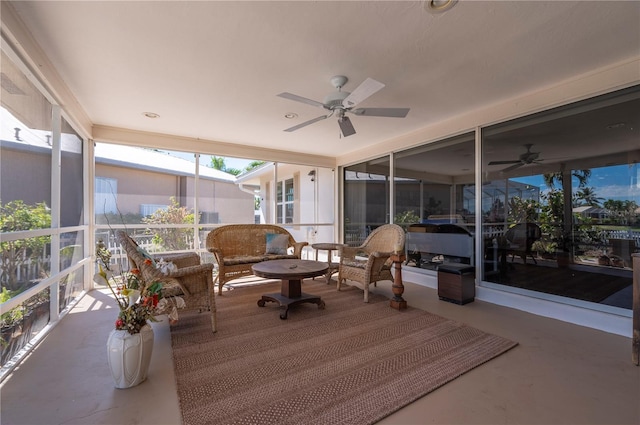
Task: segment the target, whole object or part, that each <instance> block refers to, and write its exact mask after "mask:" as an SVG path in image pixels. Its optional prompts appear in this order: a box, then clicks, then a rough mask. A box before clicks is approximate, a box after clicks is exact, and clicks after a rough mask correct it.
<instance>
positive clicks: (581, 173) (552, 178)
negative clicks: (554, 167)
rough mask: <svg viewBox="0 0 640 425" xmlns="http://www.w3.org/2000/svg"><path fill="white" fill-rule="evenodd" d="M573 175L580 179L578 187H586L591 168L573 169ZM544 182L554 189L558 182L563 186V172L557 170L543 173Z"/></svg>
mask: <svg viewBox="0 0 640 425" xmlns="http://www.w3.org/2000/svg"><path fill="white" fill-rule="evenodd" d="M571 175H572V176H573V177H575V178H577V179H578V187H585V186H586V185H587V181H588V180H589V177H591V170H572V171H571ZM543 178H544V183H545V184H546V185H547V187H548V188H549V189H553V188H554V187H555V186H556V183H558V186H560V187H562V172H561V171H556V172H555V173H547V174H543Z"/></svg>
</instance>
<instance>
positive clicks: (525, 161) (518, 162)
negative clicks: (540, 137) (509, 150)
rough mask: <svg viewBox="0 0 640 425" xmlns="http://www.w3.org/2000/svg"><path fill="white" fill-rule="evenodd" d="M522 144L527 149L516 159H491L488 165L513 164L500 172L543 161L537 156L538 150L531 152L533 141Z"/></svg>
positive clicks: (538, 154)
mask: <svg viewBox="0 0 640 425" xmlns="http://www.w3.org/2000/svg"><path fill="white" fill-rule="evenodd" d="M523 146H524V147H525V148H527V151H526V152H525V153H522V154H520V157H519V158H518V159H514V160H509V161H491V162H490V163H489V165H500V164H513V165H511V166H510V167H507V168H505V169H504V170H502V172H506V171H511V170H515V169H516V168H520V167H522V166H525V165H529V164H534V163H538V162H542V161H544V159H540V158H539V156H540V152H531V147H532V146H533V143H527V144H526V145H523Z"/></svg>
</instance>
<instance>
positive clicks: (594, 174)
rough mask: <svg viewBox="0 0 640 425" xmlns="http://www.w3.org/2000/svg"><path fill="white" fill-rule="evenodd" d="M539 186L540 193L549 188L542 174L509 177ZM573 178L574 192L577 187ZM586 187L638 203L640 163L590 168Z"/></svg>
mask: <svg viewBox="0 0 640 425" xmlns="http://www.w3.org/2000/svg"><path fill="white" fill-rule="evenodd" d="M511 180H514V181H517V182H521V183H525V184H530V185H532V186H537V187H539V188H540V193H544V192H545V191H547V190H549V188H548V187H547V185H546V184H545V183H544V179H543V178H542V175H536V176H530V177H519V178H514V179H511ZM577 186H578V184H577V181H576V179H575V178H574V187H573V190H574V192H575V191H576V189H577ZM587 187H592V188H593V189H594V192H595V194H596V196H598V197H600V198H604V200H603V201H602V202H604V201H606V200H607V199H613V200H620V201H626V200H631V201H635V202H636V203H637V204H638V205H640V164H623V165H613V166H609V167H601V168H592V169H591V177H590V178H589V180H588V181H587Z"/></svg>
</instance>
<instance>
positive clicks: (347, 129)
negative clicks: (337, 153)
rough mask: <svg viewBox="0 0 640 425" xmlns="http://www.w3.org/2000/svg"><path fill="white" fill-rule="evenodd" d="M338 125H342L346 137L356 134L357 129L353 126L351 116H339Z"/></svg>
mask: <svg viewBox="0 0 640 425" xmlns="http://www.w3.org/2000/svg"><path fill="white" fill-rule="evenodd" d="M338 125H339V126H340V130H341V131H342V135H343V136H344V137H348V136H351V135H352V134H356V129H355V128H353V124H351V120H350V119H349V117H340V118H338Z"/></svg>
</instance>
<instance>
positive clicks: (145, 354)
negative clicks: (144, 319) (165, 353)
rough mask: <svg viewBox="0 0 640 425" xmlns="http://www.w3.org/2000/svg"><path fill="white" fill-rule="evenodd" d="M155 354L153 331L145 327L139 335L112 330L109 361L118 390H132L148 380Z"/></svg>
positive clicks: (108, 345) (108, 351) (109, 342)
mask: <svg viewBox="0 0 640 425" xmlns="http://www.w3.org/2000/svg"><path fill="white" fill-rule="evenodd" d="M152 352H153V329H152V328H151V326H149V324H146V325H144V326H143V327H142V328H141V329H140V332H139V333H137V334H130V333H129V332H128V331H119V330H116V329H114V330H112V331H111V333H110V334H109V339H108V340H107V359H108V362H109V368H110V369H111V375H112V376H113V380H114V381H115V386H116V388H131V387H135V386H136V385H138V384H140V383H141V382H142V381H144V380H145V379H147V371H148V370H149V363H150V362H151V353H152Z"/></svg>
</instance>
